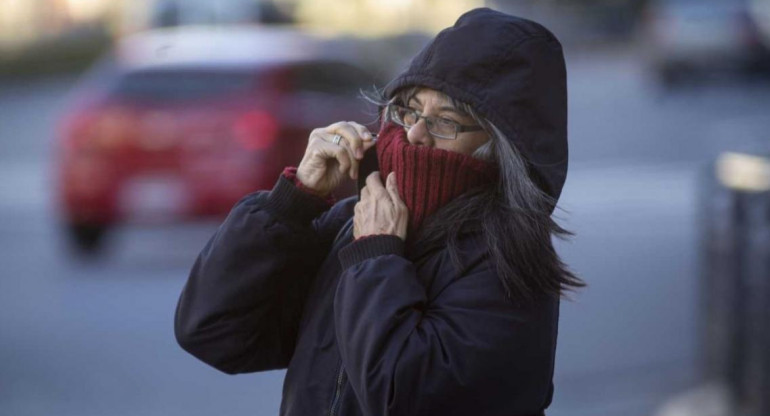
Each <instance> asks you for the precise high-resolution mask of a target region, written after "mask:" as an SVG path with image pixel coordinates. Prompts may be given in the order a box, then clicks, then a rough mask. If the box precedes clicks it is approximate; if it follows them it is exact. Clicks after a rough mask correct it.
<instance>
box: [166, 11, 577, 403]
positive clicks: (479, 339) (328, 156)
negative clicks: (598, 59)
mask: <svg viewBox="0 0 770 416" xmlns="http://www.w3.org/2000/svg"><path fill="white" fill-rule="evenodd" d="M382 99H383V101H382V102H381V104H383V105H384V107H385V109H384V115H383V118H382V127H381V130H380V132H379V134H378V136H377V140H376V145H375V140H374V139H373V135H372V134H371V133H370V132H369V131H368V130H367V129H366V128H365V127H363V126H362V125H359V124H357V123H353V122H339V123H335V124H332V125H330V126H328V127H326V128H320V129H316V130H315V131H314V132H313V133H312V134H311V136H310V139H309V144H308V147H307V150H306V153H305V155H304V157H303V159H302V161H301V162H300V164H299V166H298V168H297V169H287V170H286V171H285V172H284V174H283V175H282V176H281V178H280V179H279V180H278V183H277V184H276V186H275V187H274V188H273V190H272V191H270V192H257V193H254V194H251V195H248V196H246V197H245V198H244V199H243V200H242V201H240V202H239V203H238V204H237V205H236V206H235V207H234V208H233V210H232V212H231V213H230V215H229V216H228V218H227V219H226V220H225V222H224V224H223V225H222V226H221V227H220V229H219V230H218V231H217V233H216V234H215V235H214V236H213V238H212V239H211V240H210V241H209V243H208V244H207V245H206V247H205V248H204V250H203V251H202V252H201V254H200V256H199V257H198V259H197V261H196V263H195V265H194V267H193V269H192V271H191V273H190V278H189V281H188V283H187V285H186V287H185V289H184V291H183V293H182V295H181V298H180V300H179V305H178V308H177V312H176V323H175V330H176V336H177V339H178V340H179V343H180V344H181V345H182V347H184V348H185V349H186V350H187V351H189V352H190V353H192V354H193V355H195V356H197V357H198V358H200V359H201V360H203V361H205V362H207V363H209V364H210V365H212V366H214V367H216V368H218V369H220V370H222V371H224V372H227V373H243V372H253V371H262V370H269V369H277V368H288V370H287V372H286V378H285V381H284V390H283V401H282V404H281V414H283V415H310V414H333V415H380V414H389V415H451V414H458V415H459V414H462V415H467V414H474V415H475V414H479V415H542V414H544V413H543V411H544V409H545V408H546V407H548V405H549V404H550V402H551V398H552V395H553V384H552V377H553V367H554V353H555V347H556V332H557V325H558V310H559V298H560V296H561V295H562V294H563V292H564V290H566V289H570V288H574V287H578V286H581V285H582V282H581V281H580V280H579V279H578V278H577V277H575V276H574V275H573V274H571V273H570V272H569V271H568V270H566V268H565V267H564V265H563V264H562V263H561V261H560V260H559V258H558V256H557V254H556V253H555V251H554V249H553V247H552V245H551V236H552V235H556V236H563V235H565V234H568V233H567V232H566V231H565V230H563V229H562V228H560V227H559V226H558V225H556V224H555V222H553V221H552V220H551V213H552V211H553V209H554V208H555V206H556V201H557V199H558V197H559V194H560V192H561V188H562V185H563V183H564V179H565V177H566V171H567V131H566V74H565V67H564V59H563V55H562V51H561V46H560V44H559V42H558V41H557V40H556V39H555V38H554V36H553V35H552V34H551V33H550V32H548V31H547V30H546V29H545V28H543V27H542V26H540V25H538V24H536V23H534V22H531V21H527V20H524V19H520V18H516V17H513V16H508V15H505V14H502V13H499V12H495V11H492V10H490V9H476V10H473V11H470V12H468V13H466V14H464V15H463V16H462V17H460V19H459V20H458V21H457V23H456V24H455V25H454V26H453V27H450V28H447V29H445V30H444V31H442V32H441V33H440V34H439V35H438V36H437V37H436V38H435V39H434V40H433V41H432V43H430V44H429V45H428V46H427V47H426V48H425V49H423V50H422V51H421V52H420V53H419V54H418V55H417V56H416V57H415V58H414V60H413V61H412V63H411V65H410V67H409V68H408V69H407V70H406V71H405V72H404V73H403V74H401V75H400V76H399V77H397V78H396V79H395V80H394V81H393V82H391V83H390V84H389V85H388V86H387V88H386V89H385V94H384V97H383V98H382ZM372 147H375V148H376V149H375V150H376V154H377V159H378V161H379V167H380V170H379V171H378V172H374V173H372V174H369V175H367V176H366V186H365V187H363V189H361V192H360V201H358V202H357V201H356V200H355V199H354V198H350V199H346V200H343V201H340V202H338V203H336V204H334V205H332V204H331V201H330V200H329V195H330V192H331V191H332V190H333V189H334V188H335V187H336V186H337V185H338V184H339V183H340V182H341V181H343V180H344V179H345V177H346V176H349V177H351V178H356V176H357V175H358V172H359V165H360V163H361V161H362V159H363V157H364V153H365V152H366V151H367V150H368V149H370V148H372Z"/></svg>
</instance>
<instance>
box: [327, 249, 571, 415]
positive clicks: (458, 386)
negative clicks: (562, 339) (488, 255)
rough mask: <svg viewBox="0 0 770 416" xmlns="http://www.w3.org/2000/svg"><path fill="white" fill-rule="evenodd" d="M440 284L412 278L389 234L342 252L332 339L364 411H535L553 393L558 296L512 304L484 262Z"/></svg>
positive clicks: (442, 268)
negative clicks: (428, 290)
mask: <svg viewBox="0 0 770 416" xmlns="http://www.w3.org/2000/svg"><path fill="white" fill-rule="evenodd" d="M444 260H445V261H443V262H442V263H441V264H439V265H438V266H437V269H436V270H435V272H436V273H439V274H441V273H456V274H457V276H455V277H454V278H452V279H439V280H442V281H446V280H451V283H449V284H446V285H445V287H441V288H437V289H431V293H435V295H433V297H432V298H428V296H427V295H426V290H425V287H424V286H423V285H422V284H421V283H420V282H419V281H418V278H417V275H416V270H415V267H414V265H413V263H412V262H411V261H409V260H407V259H406V258H404V257H403V243H402V242H401V240H400V239H399V238H397V237H393V236H378V237H370V238H366V239H362V240H359V241H356V242H354V243H352V244H351V245H349V246H347V247H345V248H344V249H343V250H342V251H341V252H340V261H341V263H342V265H343V270H344V271H343V274H342V276H341V279H340V284H339V286H338V289H337V292H336V294H335V300H334V319H335V324H336V336H337V339H338V345H339V348H340V352H341V356H342V361H343V365H344V367H345V369H346V373H347V376H348V378H349V381H350V383H351V387H352V389H353V391H354V392H355V394H356V396H357V398H358V401H359V402H360V403H361V405H362V407H363V410H364V413H365V414H367V415H406V414H408V415H438V414H440V415H455V414H457V415H466V414H483V415H519V416H523V415H542V414H543V409H545V408H546V407H547V406H548V405H549V404H550V401H551V397H552V393H553V384H552V378H553V363H554V354H555V347H556V331H557V322H558V307H559V302H558V298H546V299H542V300H540V301H536V302H534V303H532V304H530V305H529V306H526V307H525V306H516V305H514V304H513V303H512V302H511V301H510V300H508V299H507V298H505V296H504V295H503V293H504V292H503V289H502V284H501V283H500V282H499V280H498V277H497V275H496V273H495V272H494V271H493V270H491V268H490V265H489V263H488V261H487V260H486V259H484V260H481V261H479V262H477V263H476V264H475V265H473V266H472V267H470V268H469V269H468V270H464V271H461V272H456V271H454V270H453V266H452V265H451V262H450V261H449V259H448V258H447V259H444Z"/></svg>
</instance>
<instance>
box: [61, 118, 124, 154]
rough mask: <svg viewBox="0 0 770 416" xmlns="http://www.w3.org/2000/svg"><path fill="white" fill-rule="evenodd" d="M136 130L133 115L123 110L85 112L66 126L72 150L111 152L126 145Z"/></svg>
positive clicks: (68, 145) (70, 120) (69, 145)
mask: <svg viewBox="0 0 770 416" xmlns="http://www.w3.org/2000/svg"><path fill="white" fill-rule="evenodd" d="M135 129H136V123H135V120H134V117H133V115H132V114H131V113H130V112H128V111H126V110H121V109H111V110H102V111H85V112H82V113H79V114H76V115H74V116H72V118H70V119H69V120H68V121H67V122H66V124H65V135H66V141H65V144H66V146H67V147H68V149H70V150H96V151H110V150H115V149H117V148H120V147H121V146H123V145H125V143H126V142H127V141H128V140H129V138H130V136H131V135H132V134H133V132H134V130H135Z"/></svg>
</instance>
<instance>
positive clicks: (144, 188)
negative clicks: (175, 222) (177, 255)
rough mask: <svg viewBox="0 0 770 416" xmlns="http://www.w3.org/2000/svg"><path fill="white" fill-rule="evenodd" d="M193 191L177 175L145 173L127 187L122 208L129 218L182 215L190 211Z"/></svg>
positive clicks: (152, 219) (176, 216) (148, 219)
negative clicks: (189, 204) (151, 174)
mask: <svg viewBox="0 0 770 416" xmlns="http://www.w3.org/2000/svg"><path fill="white" fill-rule="evenodd" d="M188 203H189V192H188V190H187V188H186V186H185V185H184V183H183V181H182V180H180V179H179V178H177V177H167V176H141V177H134V178H131V179H130V180H129V181H128V182H127V183H126V184H125V185H124V187H123V190H122V192H121V198H120V200H119V204H120V210H121V212H122V213H123V214H124V216H125V217H126V218H127V219H129V220H136V221H159V220H170V219H174V218H178V217H181V216H182V215H184V213H185V211H186V210H187V207H188Z"/></svg>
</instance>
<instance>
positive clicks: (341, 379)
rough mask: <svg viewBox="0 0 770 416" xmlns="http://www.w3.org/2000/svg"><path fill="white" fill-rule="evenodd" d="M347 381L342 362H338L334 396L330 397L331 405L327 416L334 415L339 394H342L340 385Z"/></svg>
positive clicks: (338, 401) (337, 407) (337, 405)
mask: <svg viewBox="0 0 770 416" xmlns="http://www.w3.org/2000/svg"><path fill="white" fill-rule="evenodd" d="M345 381H347V375H346V374H345V371H344V369H343V368H342V364H340V369H339V372H338V373H337V387H336V388H335V390H334V397H333V398H332V407H331V409H329V416H336V415H337V411H338V410H339V407H340V396H341V395H342V385H343V384H345Z"/></svg>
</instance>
